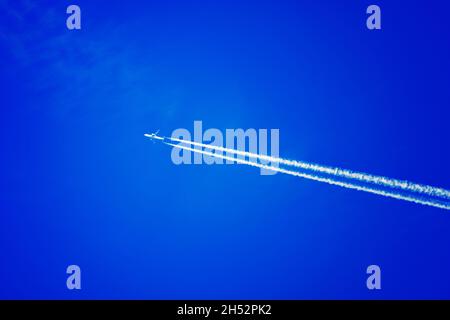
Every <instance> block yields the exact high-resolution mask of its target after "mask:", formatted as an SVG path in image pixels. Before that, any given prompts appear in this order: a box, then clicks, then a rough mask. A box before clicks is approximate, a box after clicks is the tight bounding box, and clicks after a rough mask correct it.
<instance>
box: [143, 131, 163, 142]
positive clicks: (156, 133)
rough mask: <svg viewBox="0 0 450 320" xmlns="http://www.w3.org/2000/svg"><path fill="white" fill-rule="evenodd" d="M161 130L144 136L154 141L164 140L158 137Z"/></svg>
mask: <svg viewBox="0 0 450 320" xmlns="http://www.w3.org/2000/svg"><path fill="white" fill-rule="evenodd" d="M158 133H159V130H158V131H156V132H154V133H151V134H149V133H144V136H146V137H147V138H150V139H153V140H161V141H162V140H164V138H163V137H160V136H158Z"/></svg>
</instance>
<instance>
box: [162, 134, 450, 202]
mask: <svg viewBox="0 0 450 320" xmlns="http://www.w3.org/2000/svg"><path fill="white" fill-rule="evenodd" d="M166 139H169V140H171V141H176V142H181V143H185V144H190V145H193V146H199V147H204V148H208V149H211V150H217V151H222V152H227V153H229V154H230V153H231V154H236V155H240V156H243V157H249V158H254V159H259V160H264V161H269V162H276V163H280V164H284V165H287V166H292V167H296V168H301V169H304V170H311V171H313V172H317V173H324V174H329V175H333V176H336V177H341V178H347V179H354V180H359V181H362V182H367V183H373V184H377V185H381V186H386V187H390V188H396V189H400V190H403V191H410V192H417V193H421V194H424V195H429V196H433V197H441V198H446V199H450V191H449V190H446V189H442V188H436V187H432V186H427V185H422V184H417V183H412V182H409V181H404V180H397V179H391V178H387V177H383V176H375V175H371V174H367V173H361V172H354V171H351V170H347V169H341V168H332V167H327V166H322V165H318V164H312V163H307V162H303V161H294V160H287V159H283V158H276V157H271V156H267V155H261V154H256V153H251V152H247V151H239V150H235V149H228V148H224V147H220V146H213V145H209V144H204V143H199V142H195V141H190V140H181V139H177V138H169V137H166ZM196 150H197V149H196ZM232 160H233V161H235V159H234V158H232Z"/></svg>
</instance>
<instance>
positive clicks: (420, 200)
mask: <svg viewBox="0 0 450 320" xmlns="http://www.w3.org/2000/svg"><path fill="white" fill-rule="evenodd" d="M164 143H165V144H167V145H169V146H172V147H175V148H179V149H183V150H187V151H192V152H196V153H200V154H204V155H208V156H212V157H216V158H219V159H224V160H229V161H236V162H237V163H241V164H246V165H249V166H252V167H257V168H260V169H266V170H273V171H276V172H280V173H284V174H289V175H292V176H296V177H301V178H306V179H310V180H314V181H319V182H325V183H328V184H332V185H336V186H340V187H343V188H348V189H354V190H359V191H365V192H369V193H374V194H378V195H382V196H385V197H390V198H395V199H400V200H405V201H410V202H414V203H418V204H423V205H428V206H432V207H436V208H440V209H446V210H450V204H448V203H443V202H440V201H436V200H433V199H430V200H427V199H423V198H418V197H413V196H407V195H402V194H400V193H396V192H389V191H384V190H380V189H375V188H369V187H365V186H360V185H356V184H352V183H346V182H341V181H336V180H333V179H330V178H323V177H320V176H316V175H313V174H307V173H302V172H297V171H291V170H286V169H283V168H277V167H272V166H268V165H264V164H260V163H254V162H251V161H248V160H243V159H237V158H234V157H229V156H224V155H221V154H216V153H212V152H208V151H203V150H198V149H194V148H190V147H186V146H182V145H177V144H173V143H169V142H164Z"/></svg>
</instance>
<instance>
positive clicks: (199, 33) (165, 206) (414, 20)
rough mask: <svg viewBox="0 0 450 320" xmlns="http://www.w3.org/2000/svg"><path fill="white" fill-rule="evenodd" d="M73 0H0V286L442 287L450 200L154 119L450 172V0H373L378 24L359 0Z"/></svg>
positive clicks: (318, 154) (363, 294)
mask: <svg viewBox="0 0 450 320" xmlns="http://www.w3.org/2000/svg"><path fill="white" fill-rule="evenodd" d="M73 3H76V4H78V5H79V6H80V7H81V10H82V30H80V31H69V30H67V28H66V25H65V20H66V16H67V15H66V13H65V11H66V7H67V6H68V5H69V4H72V1H70V2H69V1H32V0H17V1H12V0H7V1H5V0H0V110H1V116H0V148H1V157H0V164H1V166H0V168H1V169H0V170H1V179H0V188H1V189H0V259H1V260H0V298H39V299H42V298H61V299H72V298H93V299H96V298H129V299H131V298H149V299H171V298H178V299H188V298H189V299H211V298H224V299H225V298H233V299H301V298H361V299H372V298H375V299H379V298H387V299H391V298H450V272H449V270H450V250H449V244H450V215H449V213H448V212H447V211H444V210H439V209H435V208H430V207H425V206H421V205H416V204H412V203H407V202H402V201H398V200H394V199H387V198H383V197H379V196H375V195H371V194H366V193H361V192H357V191H351V190H344V189H341V188H339V187H333V186H329V185H323V184H320V183H316V182H312V181H306V180H302V179H299V178H295V177H291V176H284V175H281V174H277V175H274V176H260V175H259V171H258V170H256V169H254V168H249V167H244V166H237V165H235V166H218V165H216V166H206V165H201V166H194V165H191V166H187V165H184V166H175V165H173V164H172V162H171V159H170V152H171V149H170V148H169V147H167V146H164V145H162V144H152V143H150V142H149V141H148V140H147V139H145V138H144V137H143V133H145V132H149V131H153V130H156V129H161V130H162V133H163V134H170V133H171V132H172V130H174V129H176V128H187V129H191V130H192V125H193V121H194V120H202V121H203V124H204V127H205V128H212V127H214V128H219V129H221V130H225V129H226V128H269V129H270V128H279V129H280V154H281V156H285V157H288V158H292V159H299V160H305V161H310V162H316V163H322V164H327V165H337V166H341V167H344V168H350V169H354V170H360V171H365V172H370V173H374V174H382V175H386V176H390V177H396V178H400V179H408V180H411V181H415V182H419V183H425V184H431V185H436V186H440V187H444V188H447V189H449V188H450V180H449V178H450V169H449V166H448V165H449V163H450V151H449V116H450V111H449V105H450V90H449V84H450V60H449V56H450V44H449V39H450V24H449V20H448V12H449V10H450V5H449V4H448V1H443V0H442V1H436V0H433V1H425V0H410V1H383V0H377V1H374V3H377V4H378V5H380V7H381V9H382V30H381V31H375V32H372V31H369V30H367V29H366V26H365V20H366V14H365V10H366V8H367V6H368V5H369V4H372V3H369V2H368V1H330V0H327V1H325V0H322V1H298V0H296V1H264V0H259V1H248V0H241V1H174V0H167V1H135V0H130V1H87V0H77V1H74V2H73ZM70 264H77V265H79V266H80V267H81V269H82V290H80V291H69V290H67V289H66V276H67V275H66V273H65V270H66V267H67V266H68V265H70ZM370 264H378V265H380V267H381V269H382V290H381V291H376V292H374V291H369V290H367V289H366V277H367V275H366V272H365V271H366V267H367V266H368V265H370Z"/></svg>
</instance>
